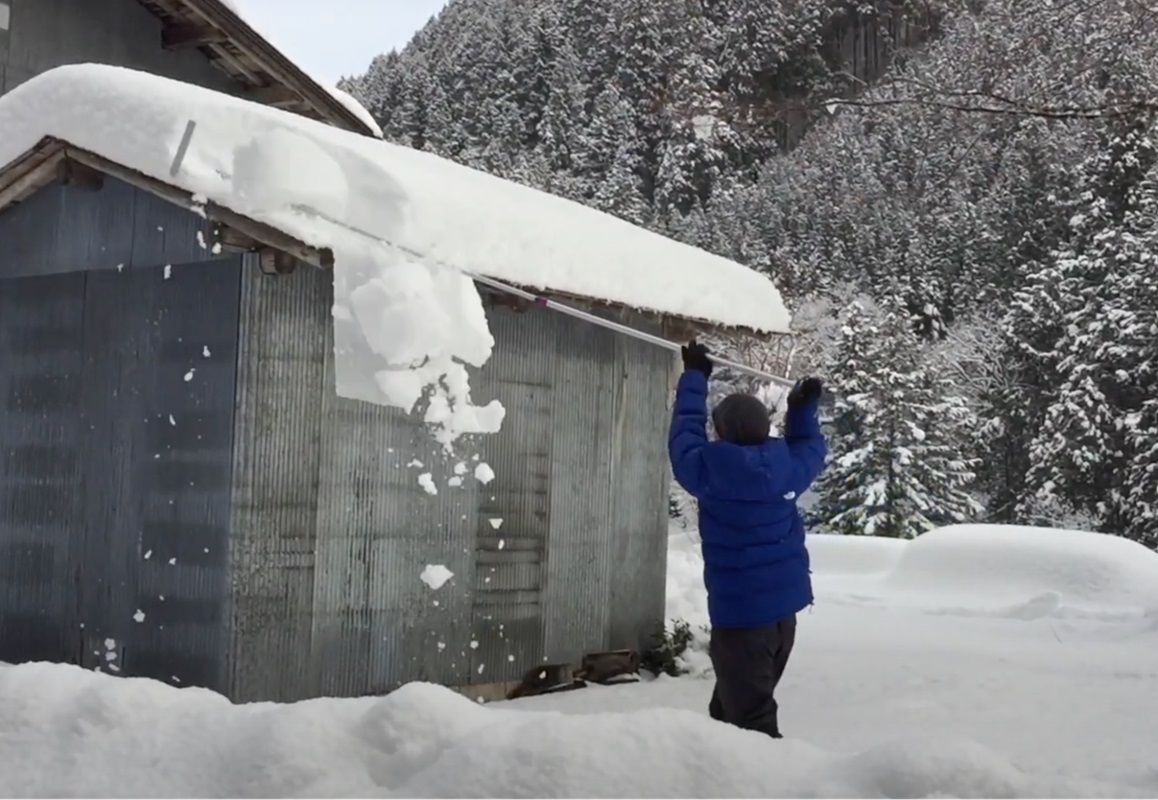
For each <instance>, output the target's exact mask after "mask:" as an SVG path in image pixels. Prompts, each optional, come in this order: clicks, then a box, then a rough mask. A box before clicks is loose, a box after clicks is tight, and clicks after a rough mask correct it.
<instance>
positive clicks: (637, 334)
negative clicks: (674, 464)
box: [169, 120, 796, 388]
mask: <svg viewBox="0 0 1158 800" xmlns="http://www.w3.org/2000/svg"><path fill="white" fill-rule="evenodd" d="M196 128H197V123H196V122H195V121H193V120H189V121H188V122H187V123H186V124H185V132H184V135H183V136H182V137H181V142H180V144H179V145H178V146H177V152H176V153H175V154H174V156H173V163H172V164H171V165H170V167H169V174H170V175H172V176H174V177H175V176H176V175H177V173H178V172H179V171H180V169H181V164H182V163H183V162H184V160H185V156H186V155H187V154H188V152H189V143H190V142H191V141H192V139H193V132H194V131H195V130H196ZM299 210H300V211H302V213H307V214H312V215H313V216H317V217H320V218H322V219H325V220H326V221H327V222H329V223H331V224H333V225H338V226H340V227H343V228H345V229H346V230H349V231H351V232H353V233H357V234H359V235H360V236H364V237H366V238H367V239H370V240H373V241H376V242H379V243H381V244H384V245H387V246H388V247H393V248H395V249H397V250H401V251H402V252H405V253H407V254H409V255H411V256H414V257H416V258H418V259H419V260H420V261H426V260H428V259H427V258H426V257H425V256H423V255H422V254H421V253H417V252H415V251H413V250H411V249H409V248H406V247H402V246H400V245H397V244H395V243H394V242H391V241H388V240H386V239H383V238H381V237H380V236H376V235H374V234H372V233H369V232H367V231H364V230H361V229H359V228H355V227H353V226H352V225H350V224H348V223H345V222H342V221H340V220H336V219H333V218H332V217H329V216H327V215H324V214H320V213H318V212H317V211H313V210H310V209H299ZM452 269H457V268H455V267H452ZM460 271H461V272H463V273H464V274H466V275H467V276H469V277H470V278H471V280H473V281H475V282H476V283H481V284H483V285H484V286H489V287H490V288H492V289H495V290H496V291H499V292H503V293H505V294H510V295H514V296H515V297H521V298H522V299H524V300H528V301H530V302H532V303H534V304H535V305H539V306H543V307H544V308H549V309H550V310H552V311H558V312H559V313H561V314H567V315H568V316H572V317H575V318H576V319H581V320H583V321H585V322H590V323H591V324H592V325H598V326H600V327H602V328H607V329H608V330H613V331H616V332H617V333H622V334H624V335H626V336H631V337H632V338H635V339H639V340H641V341H644V342H650V343H651V344H654V345H658V346H659V347H663V348H666V349H668V350H671V351H673V352H676V353H678V352H680V350H681V346H680V345H678V344H676V343H675V342H669V341H668V340H667V339H664V338H662V337H660V336H652V335H651V334H650V333H644V332H643V331H640V330H636V329H635V328H632V327H629V326H627V325H621V324H620V323H618V322H612V321H611V320H607V319H603V318H602V317H597V316H595V315H594V314H588V313H587V312H586V311H583V310H581V309H578V308H572V307H571V306H568V305H564V304H562V303H558V302H556V301H554V300H551V299H549V298H546V297H543V296H542V295H537V294H533V293H531V292H528V291H525V290H523V289H520V288H518V287H517V286H512V285H510V284H509V283H504V282H502V281H496V280H495V279H494V278H487V277H485V276H483V275H478V274H475V273H472V272H466V270H460ZM709 357H710V358H711V359H712V361H713V362H714V363H716V364H717V365H718V366H721V367H727V368H728V369H734V370H736V371H737V372H742V373H744V374H745V375H751V376H753V377H755V378H762V379H763V380H766V381H771V382H772V383H775V384H777V385H779V386H786V387H788V388H792V387H793V386H795V385H796V384H795V382H794V381H791V380H788V379H787V378H781V377H780V376H779V375H773V374H771V373H769V372H763V371H761V370H758V369H755V368H753V367H749V366H746V365H744V364H738V363H736V362H735V361H729V360H728V359H726V358H720V357H719V356H715V355H713V356H709Z"/></svg>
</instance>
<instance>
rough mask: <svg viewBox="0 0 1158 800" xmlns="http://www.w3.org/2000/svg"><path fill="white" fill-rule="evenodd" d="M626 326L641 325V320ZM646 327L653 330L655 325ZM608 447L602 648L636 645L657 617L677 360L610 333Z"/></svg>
mask: <svg viewBox="0 0 1158 800" xmlns="http://www.w3.org/2000/svg"><path fill="white" fill-rule="evenodd" d="M631 324H633V325H635V326H637V327H639V328H641V329H645V330H646V329H647V323H645V322H644V321H643V320H641V319H635V320H632V321H631ZM651 332H653V333H656V334H658V333H659V331H658V330H652V331H651ZM614 362H615V364H616V373H617V377H618V380H617V381H616V384H615V392H614V400H613V402H612V404H611V414H610V416H611V418H612V419H613V426H612V437H611V444H612V446H611V449H610V453H609V455H608V457H607V468H608V470H609V478H610V484H611V516H610V520H609V529H610V532H611V535H612V537H613V539H612V544H611V547H612V552H611V560H610V563H611V565H612V574H611V592H610V596H609V598H608V607H609V609H610V620H609V629H608V634H607V635H608V646H609V647H611V648H620V647H638V646H640V645H641V644H643V642H644V641H645V640H646V637H647V636H648V635H649V634H650V633H651V632H653V631H654V630H655V626H656V625H657V624H660V623H661V622H662V621H663V614H664V597H665V587H666V582H667V522H668V520H667V514H668V508H667V504H668V486H669V482H670V474H669V473H670V468H669V466H668V456H667V433H668V423H669V412H668V409H669V407H670V400H669V391H668V386H669V381H670V375H671V371H672V369H673V368H674V364H675V360H674V359H673V357H672V354H671V353H670V352H668V351H666V350H663V349H662V348H658V347H655V346H654V345H650V344H647V343H645V342H641V341H638V340H636V339H629V338H627V337H625V336H618V337H616V338H615V355H614Z"/></svg>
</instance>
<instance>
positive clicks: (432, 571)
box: [418, 564, 454, 591]
mask: <svg viewBox="0 0 1158 800" xmlns="http://www.w3.org/2000/svg"><path fill="white" fill-rule="evenodd" d="M418 577H419V578H421V579H422V582H423V583H425V584H426V585H427V586H429V587H430V588H431V589H434V590H435V591H437V590H439V589H441V588H442V587H443V585H444V584H445V583H446V582H447V581H449V580H450V579H451V578H453V577H454V573H453V572H451V571H450V570H448V569H447V568H446V567H445V566H443V565H442V564H427V565H426V569H424V570H422V574H421V575H419V576H418Z"/></svg>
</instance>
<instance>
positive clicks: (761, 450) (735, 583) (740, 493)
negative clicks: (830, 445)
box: [668, 370, 826, 628]
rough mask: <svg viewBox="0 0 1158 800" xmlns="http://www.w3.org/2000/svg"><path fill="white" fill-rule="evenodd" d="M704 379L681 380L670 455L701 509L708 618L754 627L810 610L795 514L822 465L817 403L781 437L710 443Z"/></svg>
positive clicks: (796, 414) (690, 374)
mask: <svg viewBox="0 0 1158 800" xmlns="http://www.w3.org/2000/svg"><path fill="white" fill-rule="evenodd" d="M707 401H708V380H707V378H706V377H705V376H704V374H703V373H702V372H698V371H695V370H688V371H686V372H684V374H683V375H682V376H681V377H680V381H679V388H678V389H677V390H676V400H675V412H674V414H673V419H672V425H671V435H670V437H669V440H668V453H669V455H670V457H671V465H672V470H673V472H674V473H675V479H676V480H677V481H678V482H679V484H680V486H682V487H684V489H686V490H687V491H688V493H689V494H691V495H692V496H693V497H695V498H696V500H698V501H699V506H700V536H701V538H702V539H703V551H704V583H705V584H706V586H707V589H708V614H709V616H710V617H711V621H712V625H714V626H717V627H721V628H756V627H760V626H763V625H770V624H772V623H773V622H776V621H778V620H781V619H784V618H785V617H788V616H790V615H792V614H795V613H796V612H798V611H800V610H801V609H804V608H806V607H808V606H809V605H811V604H812V578H811V571H810V569H809V562H808V550H807V549H806V548H805V546H804V522H803V521H802V520H801V518H800V514H799V512H798V511H797V509H796V498H797V497H799V496H800V495H801V494H803V493H804V492H805V491H806V490H807V489H808V487H809V486H810V485H811V484H812V481H813V480H815V479H816V476H817V475H819V474H820V471H821V470H822V469H823V468H824V459H825V455H826V450H825V443H824V436H823V434H822V433H821V432H820V422H819V419H818V414H817V408H816V406H815V405H812V406H807V407H802V408H797V409H795V410H793V411H792V412H790V413H789V415H788V418H787V419H786V420H785V424H784V438H783V439H768V440H767V441H766V442H764V443H763V444H759V445H750V446H741V445H736V444H732V443H730V442H724V441H715V442H709V441H708V435H707V423H708V403H707Z"/></svg>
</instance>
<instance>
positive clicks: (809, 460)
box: [784, 378, 828, 495]
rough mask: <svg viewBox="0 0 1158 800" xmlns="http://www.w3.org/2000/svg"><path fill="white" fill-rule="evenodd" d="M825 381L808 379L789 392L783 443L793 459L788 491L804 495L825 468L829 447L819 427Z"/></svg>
mask: <svg viewBox="0 0 1158 800" xmlns="http://www.w3.org/2000/svg"><path fill="white" fill-rule="evenodd" d="M823 390H824V384H823V383H821V381H820V379H819V378H807V379H805V380H803V381H801V382H800V383H798V384H796V386H795V387H794V388H793V389H792V391H791V392H789V394H788V413H787V414H786V415H785V417H784V442H785V444H787V445H788V452H789V455H790V457H791V459H792V468H791V469H792V472H791V477H790V478H789V485H788V489H789V491H792V492H795V493H796V494H797V495H801V494H803V493H804V492H806V491H807V490H808V487H809V486H811V485H812V482H813V481H814V480H816V478H817V476H818V475H820V473H821V471H822V470H823V469H824V461H825V458H826V457H827V456H828V447H827V444H826V443H825V441H824V434H823V433H822V432H821V430H820V395H821V392H822V391H823Z"/></svg>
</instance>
